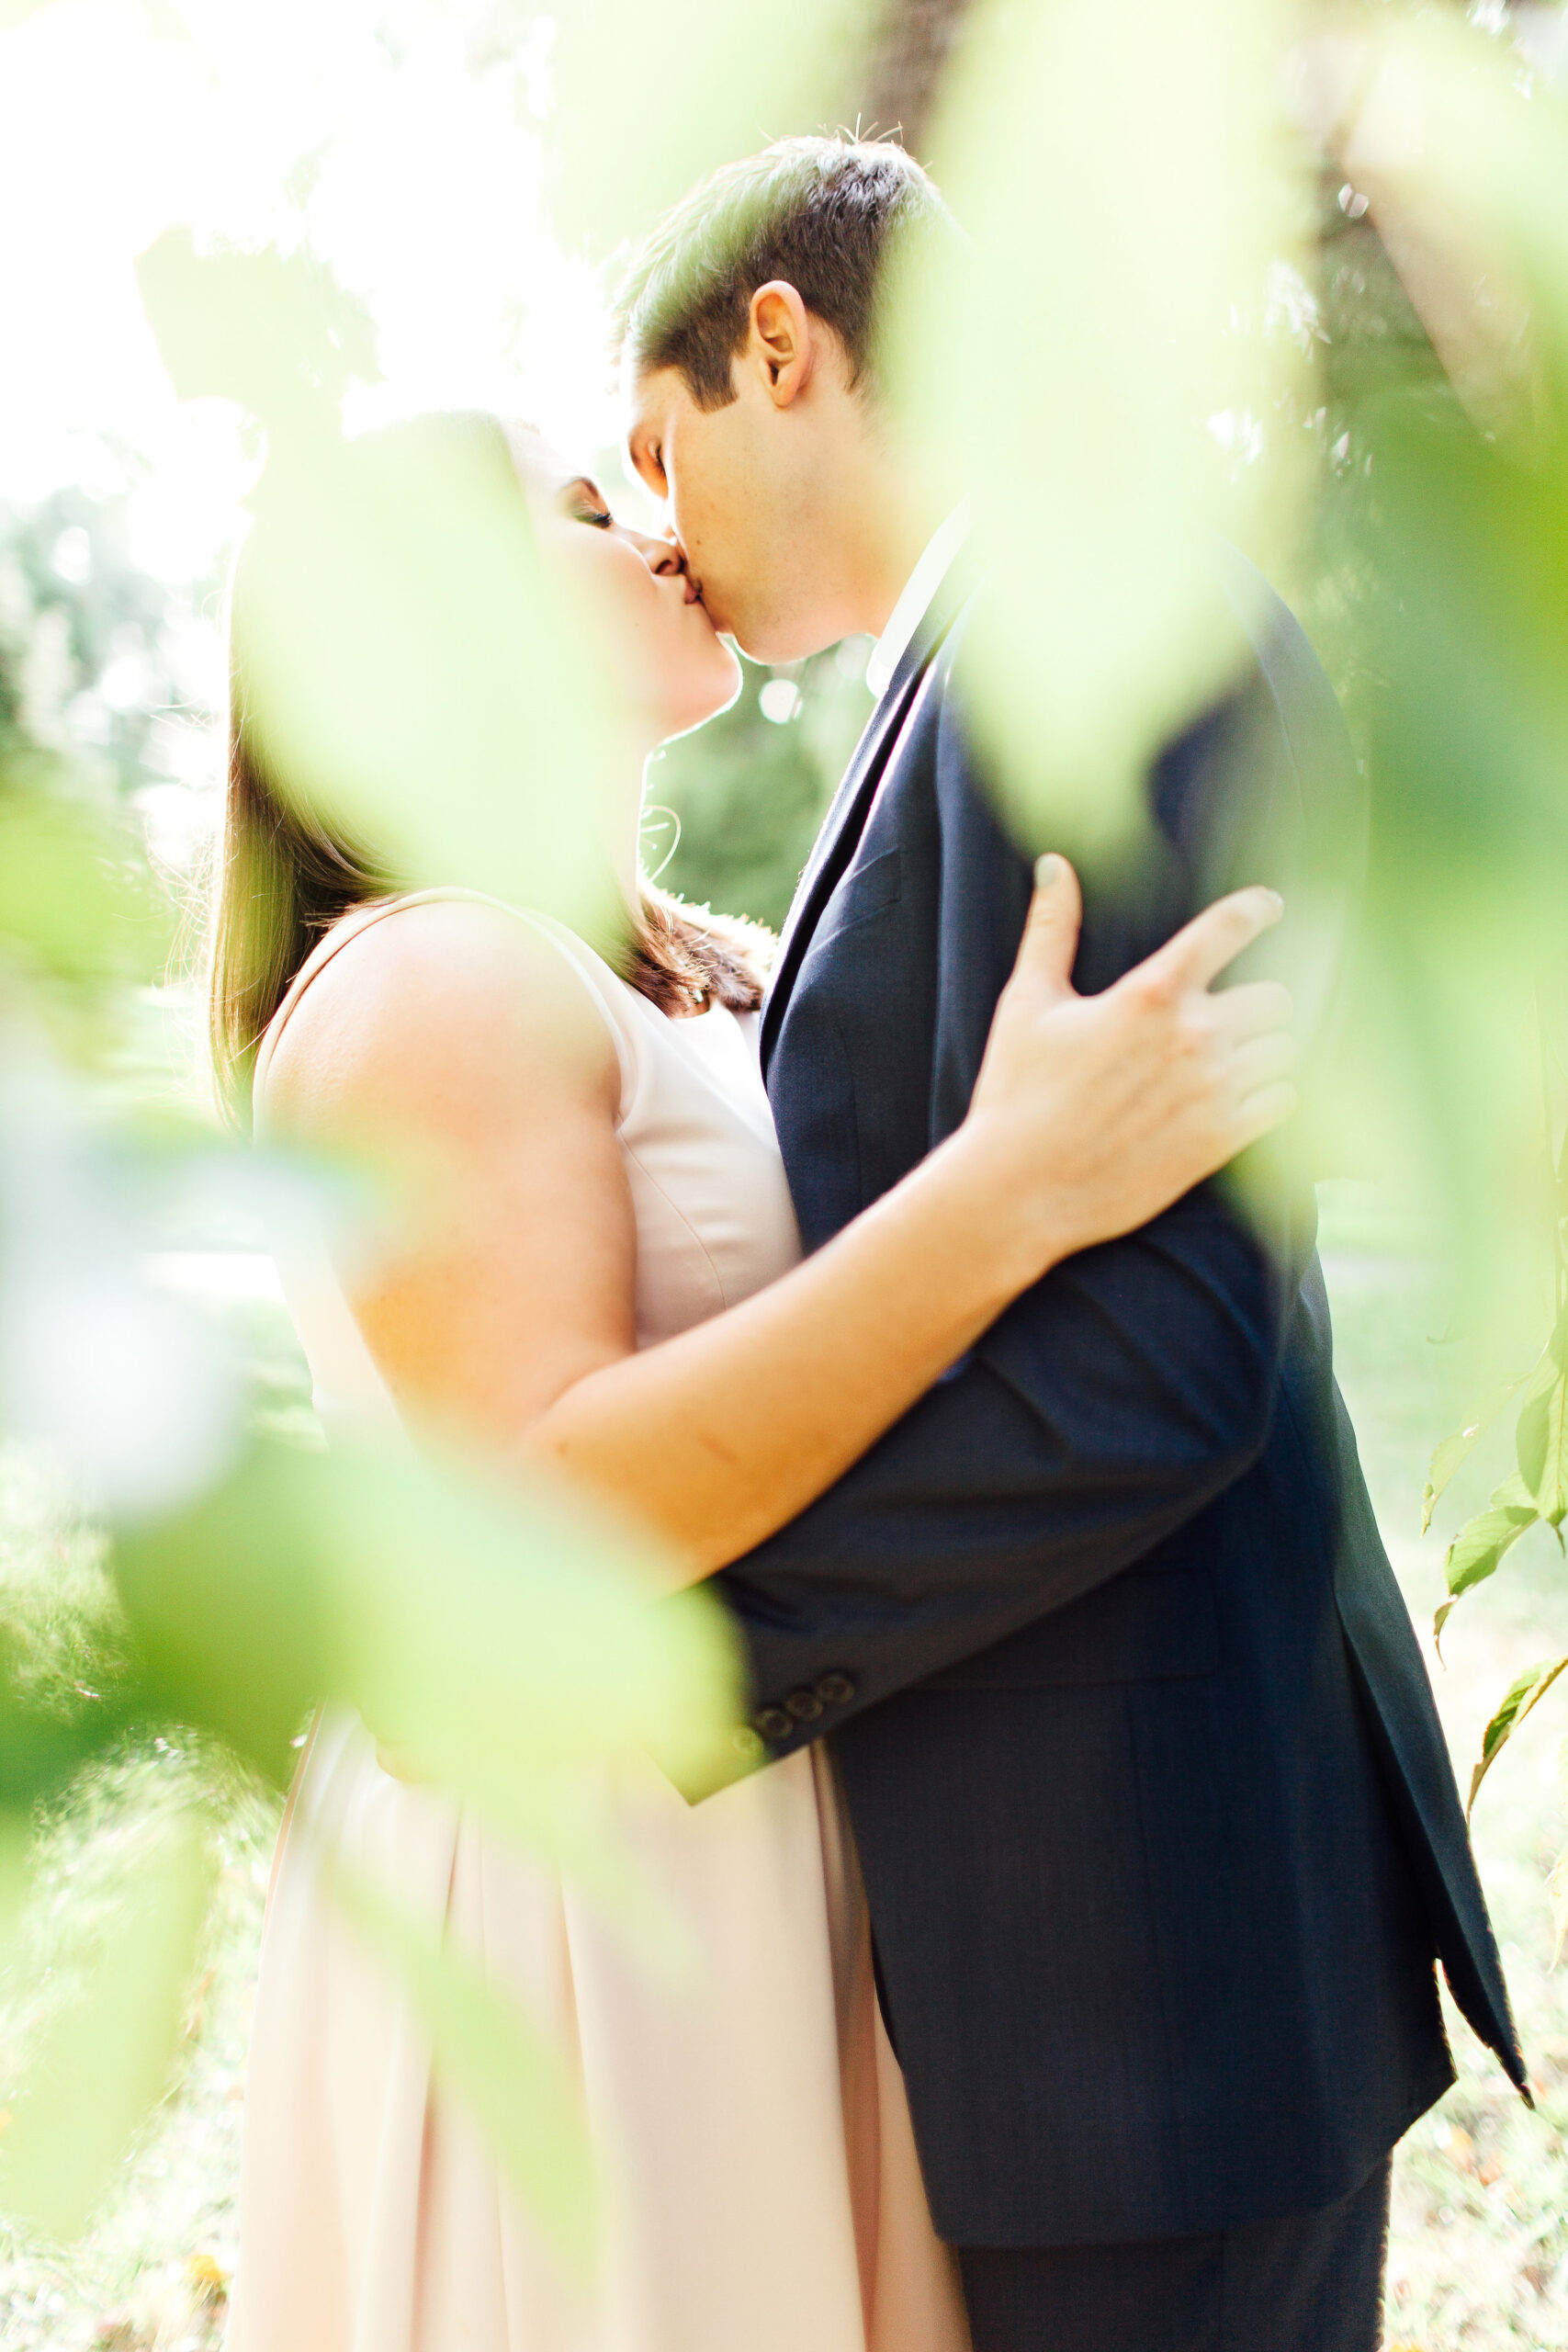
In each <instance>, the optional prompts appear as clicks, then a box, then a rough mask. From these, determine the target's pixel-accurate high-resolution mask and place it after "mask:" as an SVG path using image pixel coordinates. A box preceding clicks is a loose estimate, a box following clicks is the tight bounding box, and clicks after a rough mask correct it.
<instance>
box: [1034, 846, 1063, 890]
mask: <svg viewBox="0 0 1568 2352" xmlns="http://www.w3.org/2000/svg"><path fill="white" fill-rule="evenodd" d="M1062 865H1063V860H1062V859H1061V858H1059V857H1058V856H1057V854H1056V853H1055V850H1054V849H1048V850H1047V851H1046V853H1045V854H1044V856H1043V857H1037V858H1036V859H1035V861H1034V887H1035V888H1036V889H1037V890H1049V889H1050V888H1052V887H1053V886H1054V885H1055V883H1057V882H1059V881H1060V880H1061V878H1062Z"/></svg>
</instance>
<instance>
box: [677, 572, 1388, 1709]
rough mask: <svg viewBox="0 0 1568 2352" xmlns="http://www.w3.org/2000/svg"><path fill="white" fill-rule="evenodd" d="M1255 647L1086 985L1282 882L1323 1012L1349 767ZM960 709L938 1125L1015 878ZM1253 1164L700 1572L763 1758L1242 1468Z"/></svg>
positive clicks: (1110, 903) (1114, 1564)
mask: <svg viewBox="0 0 1568 2352" xmlns="http://www.w3.org/2000/svg"><path fill="white" fill-rule="evenodd" d="M1257 653H1258V662H1257V667H1256V670H1255V672H1254V673H1253V674H1252V676H1251V678H1250V680H1249V681H1248V682H1247V684H1245V685H1244V687H1242V688H1241V689H1240V690H1238V692H1237V693H1236V694H1235V695H1233V696H1232V697H1230V698H1229V699H1228V700H1227V701H1226V702H1225V703H1224V705H1223V706H1222V707H1220V709H1219V710H1218V711H1217V712H1215V713H1213V714H1211V716H1210V718H1208V719H1206V720H1205V721H1203V722H1201V724H1200V725H1199V726H1198V727H1197V728H1195V729H1192V730H1191V731H1190V733H1189V734H1188V735H1187V736H1186V737H1184V738H1183V739H1182V741H1181V742H1180V743H1179V744H1178V745H1176V746H1174V747H1173V748H1172V750H1171V752H1169V753H1168V754H1167V756H1166V758H1165V759H1164V760H1163V761H1162V762H1161V763H1159V766H1158V768H1157V769H1156V773H1155V775H1154V778H1153V782H1152V794H1153V802H1154V809H1155V815H1156V829H1155V831H1156V844H1155V850H1154V853H1153V854H1152V855H1151V856H1150V857H1149V858H1148V859H1146V860H1145V863H1144V865H1143V866H1142V867H1141V869H1140V870H1139V871H1138V872H1137V873H1136V874H1134V875H1129V876H1124V877H1123V879H1122V882H1121V883H1120V884H1119V885H1118V886H1117V887H1116V888H1113V889H1110V890H1103V889H1102V890H1100V891H1098V892H1095V893H1093V894H1092V896H1091V902H1090V910H1089V916H1088V918H1087V919H1086V925H1085V932H1084V938H1083V943H1082V947H1081V950H1080V955H1079V959H1078V966H1077V982H1078V985H1079V987H1080V988H1084V989H1089V988H1095V989H1098V988H1100V987H1103V986H1105V985H1106V984H1107V983H1108V982H1109V981H1110V980H1111V979H1112V978H1115V977H1116V975H1117V973H1118V972H1120V971H1122V970H1124V969H1126V968H1127V967H1129V966H1130V965H1132V964H1133V963H1134V962H1136V961H1137V960H1138V959H1139V958H1140V957H1141V956H1143V955H1145V954H1146V953H1147V952H1148V950H1149V949H1150V948H1151V947H1152V946H1153V945H1154V944H1156V943H1157V941H1158V940H1159V939H1160V938H1163V937H1165V936H1168V934H1169V933H1170V932H1171V931H1172V930H1174V929H1175V928H1176V927H1177V926H1178V925H1179V923H1180V922H1183V921H1185V920H1186V918H1187V916H1188V915H1189V914H1190V912H1192V911H1193V910H1195V909H1196V908H1197V907H1199V906H1201V905H1204V904H1206V903H1208V901H1209V900H1210V899H1213V897H1214V896H1215V895H1217V893H1218V892H1219V891H1220V890H1222V889H1224V888H1230V887H1232V885H1233V884H1234V883H1235V882H1238V881H1254V880H1260V879H1270V880H1276V881H1277V882H1278V883H1279V886H1280V887H1281V888H1283V889H1285V890H1286V892H1287V910H1288V911H1287V922H1286V924H1285V925H1283V926H1281V935H1282V934H1283V933H1284V932H1285V931H1287V930H1288V929H1290V928H1291V927H1292V925H1293V927H1294V930H1295V933H1296V940H1297V950H1298V952H1297V953H1296V955H1295V956H1293V957H1292V969H1291V977H1292V983H1293V985H1295V986H1296V987H1297V989H1298V994H1299V995H1300V994H1302V993H1304V994H1305V996H1306V997H1307V999H1308V1000H1309V1001H1308V1004H1307V1007H1306V1010H1307V1012H1308V1014H1309V1017H1311V1018H1312V1019H1313V1021H1314V1025H1317V1026H1321V1015H1322V1013H1323V1011H1324V1008H1325V1005H1326V1002H1327V1000H1328V996H1329V993H1330V989H1329V981H1328V977H1327V976H1328V970H1329V967H1331V966H1332V964H1333V962H1334V959H1335V953H1336V949H1337V938H1338V933H1339V930H1340V928H1341V927H1342V923H1343V920H1344V908H1345V903H1346V898H1347V886H1348V878H1350V877H1348V876H1347V875H1346V873H1345V872H1344V870H1343V868H1344V860H1343V856H1342V851H1341V846H1340V845H1341V844H1343V843H1344V842H1345V841H1346V840H1347V838H1348V837H1353V836H1354V833H1355V812H1356V811H1357V810H1358V809H1359V797H1360V796H1359V786H1358V779H1357V775H1356V767H1355V762H1354V760H1353V757H1352V755H1351V752H1350V748H1349V743H1348V736H1347V733H1346V730H1345V727H1344V722H1343V719H1342V718H1341V716H1340V713H1339V710H1338V706H1337V703H1336V701H1335V699H1334V695H1333V693H1332V690H1331V689H1330V687H1329V685H1328V683H1327V681H1326V679H1325V677H1324V675H1323V673H1322V671H1321V669H1320V667H1319V666H1318V664H1317V662H1316V660H1315V657H1314V655H1313V653H1312V651H1311V650H1310V648H1309V647H1308V645H1307V643H1306V640H1305V639H1304V638H1303V636H1302V634H1301V631H1300V630H1299V628H1297V627H1296V625H1295V623H1294V622H1293V621H1292V619H1291V617H1290V616H1289V615H1288V614H1287V613H1286V612H1285V610H1284V608H1283V606H1281V605H1279V604H1278V602H1277V600H1271V602H1270V606H1269V615H1268V619H1267V625H1266V627H1264V628H1260V629H1259V630H1258V645H1257ZM960 712H961V705H960V702H959V700H958V698H957V696H956V695H952V694H950V695H949V697H948V700H947V702H946V704H945V705H944V708H943V713H942V721H941V735H940V740H939V743H938V750H937V757H936V772H935V785H934V789H935V791H936V795H937V798H938V804H939V820H940V825H941V833H942V897H941V903H940V931H941V937H940V940H939V947H938V955H939V962H940V966H941V980H940V989H939V1013H938V1022H937V1036H936V1046H935V1056H934V1062H933V1082H932V1116H931V1130H932V1133H931V1139H932V1141H933V1142H934V1141H936V1140H938V1139H940V1137H941V1136H942V1135H943V1134H945V1133H947V1132H949V1131H950V1130H951V1128H952V1127H953V1125H956V1124H957V1121H958V1120H959V1119H960V1118H962V1116H963V1114H964V1109H965V1107H966V1106H967V1103H968V1100H969V1094H970V1091H971V1090H972V1088H973V1084H974V1080H975V1076H976V1071H977V1069H978V1066H979V1059H980V1054H981V1051H982V1049H983V1047H984V1044H985V1039H986V1033H987V1027H988V1024H989V1020H990V1016H991V1012H992V1010H993V1008H994V1004H995V1001H996V995H997V992H998V989H999V988H1000V986H1001V983H1002V981H1003V979H1005V978H1006V974H1007V971H1008V969H1009V968H1010V965H1011V960H1012V956H1013V953H1014V951H1015V948H1016V943H1017V940H1018V938H1019V936H1020V933H1021V925H1022V921H1023V914H1024V910H1025V908H1026V905H1027V901H1028V896H1029V888H1030V879H1029V868H1028V865H1027V863H1026V862H1025V860H1024V859H1023V858H1021V856H1020V854H1019V853H1018V851H1017V850H1016V849H1015V848H1014V847H1013V846H1012V845H1011V844H1010V842H1008V841H1007V839H1006V837H1005V836H1004V835H1003V833H1002V832H1001V831H1000V828H999V827H998V823H997V821H996V820H995V818H994V816H993V815H992V813H991V811H990V809H989V806H988V804H987V801H986V800H985V798H984V797H983V796H982V795H980V794H979V793H978V792H977V791H976V788H975V782H974V775H973V768H972V762H971V758H970V754H969V751H968V748H967V745H966V743H965V741H964V731H963V726H962V718H961V715H960ZM1325 844H1326V845H1328V846H1327V847H1326V848H1325ZM1249 1159H1250V1160H1251V1162H1252V1163H1254V1164H1253V1165H1252V1166H1251V1167H1250V1168H1249V1170H1248V1171H1247V1174H1248V1175H1249V1176H1250V1178H1251V1179H1252V1181H1251V1182H1247V1183H1245V1184H1243V1183H1241V1182H1239V1181H1238V1178H1237V1176H1236V1175H1235V1173H1227V1175H1226V1177H1225V1178H1224V1179H1222V1180H1220V1181H1218V1182H1214V1183H1210V1184H1206V1185H1203V1186H1201V1188H1199V1189H1198V1190H1197V1191H1196V1192H1194V1193H1190V1195H1188V1197H1187V1198H1185V1199H1184V1200H1182V1201H1180V1202H1179V1203H1178V1204H1177V1205H1176V1206H1175V1207H1173V1208H1172V1209H1170V1210H1169V1211H1168V1213H1167V1214H1165V1215H1164V1216H1160V1217H1158V1218H1156V1220H1155V1221H1154V1223H1153V1224H1151V1225H1149V1226H1147V1227H1145V1228H1144V1229H1143V1230H1141V1231H1139V1232H1136V1233H1134V1234H1132V1235H1130V1236H1128V1237H1127V1238H1124V1239H1122V1240H1118V1241H1115V1242H1112V1243H1110V1244H1107V1245H1105V1246H1103V1247H1100V1248H1098V1249H1095V1250H1087V1251H1084V1252H1083V1253H1082V1254H1080V1255H1079V1256H1077V1257H1075V1258H1073V1259H1070V1260H1068V1261H1065V1262H1064V1263H1063V1264H1062V1265H1060V1266H1058V1267H1056V1268H1055V1269H1054V1270H1053V1271H1052V1272H1051V1273H1050V1274H1049V1275H1048V1276H1047V1277H1046V1278H1045V1279H1044V1280H1043V1282H1042V1283H1039V1284H1037V1285H1036V1287H1035V1288H1034V1289H1032V1291H1030V1292H1029V1293H1027V1294H1026V1295H1024V1296H1023V1297H1021V1299H1019V1300H1018V1301H1016V1302H1015V1304H1014V1305H1013V1306H1012V1307H1011V1308H1010V1309H1009V1310H1008V1312H1007V1313H1006V1314H1005V1315H1003V1316H1002V1317H1001V1318H1000V1320H999V1321H998V1323H997V1324H996V1325H995V1326H994V1327H993V1328H992V1329H991V1330H990V1331H989V1332H988V1333H987V1336H986V1338H985V1339H984V1340H982V1341H981V1342H980V1343H979V1344H978V1345H977V1346H976V1348H975V1349H974V1350H973V1351H971V1353H970V1354H969V1355H968V1356H966V1357H965V1358H964V1359H963V1360H962V1361H961V1362H960V1363H958V1364H957V1365H955V1366H954V1367H953V1369H952V1371H951V1372H950V1373H949V1374H947V1375H946V1376H945V1377H944V1378H943V1379H942V1381H940V1382H939V1383H938V1384H937V1385H936V1386H935V1387H934V1388H933V1389H932V1390H931V1391H930V1392H929V1393H928V1395H927V1396H925V1397H923V1398H922V1399H921V1400H920V1402H919V1404H917V1405H916V1406H915V1407H914V1408H913V1409H912V1410H911V1411H910V1412H908V1414H906V1415H905V1417H904V1418H903V1419H901V1420H900V1421H898V1422H897V1424H896V1425H895V1427H894V1428H893V1429H892V1430H889V1431H888V1432H887V1434H886V1436H885V1437H884V1438H883V1439H882V1440H881V1441H880V1442H878V1443H877V1444H876V1445H875V1446H874V1447H873V1448H872V1450H871V1452H870V1453H867V1454H866V1455H865V1456H864V1457H863V1459H862V1460H861V1461H860V1462H859V1463H858V1464H856V1465H855V1466H854V1467H853V1468H852V1469H851V1470H850V1471H849V1472H848V1473H847V1474H846V1475H845V1476H843V1477H842V1478H840V1480H839V1482H838V1483H837V1484H836V1485H835V1486H834V1487H831V1488H830V1489H829V1491H828V1492H827V1493H826V1494H824V1495H823V1496H822V1497H821V1498H820V1499H819V1500H818V1501H817V1502H816V1503H815V1504H813V1505H812V1506H810V1508H808V1509H807V1510H805V1511H804V1512H802V1513H801V1515H800V1516H799V1517H798V1518H797V1519H795V1521H792V1522H791V1523H790V1524H789V1525H788V1526H786V1527H784V1528H783V1529H782V1530H781V1531H780V1532H778V1533H777V1534H776V1535H774V1536H773V1537H771V1538H770V1539H769V1540H768V1541H767V1542H765V1543H763V1544H760V1545H759V1546H758V1547H757V1548H756V1549H755V1550H753V1551H751V1552H750V1553H749V1554H747V1555H745V1556H744V1557H743V1558H741V1559H740V1560H739V1561H737V1562H736V1563H734V1565H733V1566H730V1567H729V1568H728V1569H727V1570H725V1571H724V1572H723V1573H722V1574H721V1575H720V1576H719V1577H717V1578H716V1580H715V1581H716V1588H717V1589H718V1590H719V1591H720V1592H721V1593H722V1595H723V1597H724V1598H725V1600H726V1601H727V1602H728V1607H729V1609H730V1611H731V1612H732V1613H733V1616H734V1618H735V1620H736V1622H737V1623H738V1625H739V1630H740V1634H741V1638H742V1641H743V1644H744V1645H745V1648H746V1650H747V1653H748V1660H749V1665H750V1676H751V1683H752V1696H753V1702H754V1704H755V1706H756V1709H757V1713H756V1715H755V1717H754V1721H755V1723H756V1724H757V1726H758V1729H759V1731H760V1733H761V1735H762V1736H763V1738H764V1739H765V1741H766V1745H767V1747H768V1748H769V1750H770V1751H771V1752H773V1753H775V1754H780V1753H784V1752H785V1751H787V1749H788V1748H790V1747H792V1746H795V1745H798V1744H799V1743H800V1742H801V1741H803V1740H805V1739H808V1738H811V1737H815V1736H817V1735H818V1733H820V1732H822V1731H824V1730H829V1729H831V1728H833V1727H834V1725H835V1724H837V1723H839V1722H840V1721H842V1720H843V1719H844V1717H845V1715H846V1714H848V1713H852V1712H856V1711H858V1710H859V1709H861V1708H863V1707H864V1706H867V1705H870V1704H872V1703H874V1702H876V1701H877V1700H879V1699H882V1698H884V1697H886V1696H887V1695H888V1694H889V1693H891V1692H893V1691H897V1690H899V1689H901V1688H903V1687H905V1686H907V1685H908V1684H910V1683H912V1682H915V1681H918V1680H920V1679H923V1678H924V1677H926V1676H927V1675H930V1674H931V1673H933V1672H935V1671H936V1670H938V1669H939V1668H942V1667H943V1666H946V1665H950V1664H953V1662H955V1661H956V1660H958V1659H960V1658H963V1657H968V1656H971V1655H972V1654H974V1653H975V1652H976V1651H978V1650H981V1649H984V1648H987V1647H989V1646H990V1645H991V1644H992V1643H994V1642H996V1641H998V1640H1000V1639H1002V1638H1003V1637H1005V1636H1006V1635H1007V1634H1010V1633H1012V1632H1014V1631H1016V1630H1018V1629H1019V1628H1020V1627H1021V1626H1023V1625H1025V1624H1028V1623H1032V1621H1034V1620H1035V1619H1038V1618H1040V1617H1043V1616H1044V1615H1046V1614H1047V1613H1049V1612H1050V1611H1054V1610H1055V1609H1058V1608H1060V1607H1062V1606H1063V1605H1064V1604H1066V1602H1068V1601H1071V1600H1075V1599H1077V1597H1078V1596H1079V1595H1081V1594H1083V1593H1085V1592H1087V1591H1088V1590H1089V1589H1091V1588H1092V1587H1094V1586H1096V1585H1099V1584H1100V1583H1102V1582H1103V1581H1105V1580H1106V1579H1107V1578H1108V1577H1113V1576H1115V1575H1116V1574H1117V1573H1118V1572H1119V1571H1120V1570H1121V1569H1122V1568H1125V1567H1126V1566H1129V1565H1130V1564H1132V1563H1133V1562H1134V1561H1135V1560H1137V1559H1139V1558H1140V1557H1141V1556H1142V1555H1144V1554H1145V1553H1147V1552H1148V1551H1150V1550H1151V1549H1152V1548H1153V1547H1154V1546H1155V1545H1156V1544H1158V1543H1160V1542H1161V1540H1162V1539H1163V1538H1164V1537H1166V1536H1167V1535H1168V1534H1169V1533H1170V1532H1172V1531H1173V1530H1174V1529H1176V1528H1177V1527H1178V1526H1179V1525H1180V1523H1181V1522H1182V1521H1185V1520H1187V1519H1188V1518H1190V1517H1191V1516H1192V1515H1193V1514H1194V1513H1196V1512H1198V1511H1200V1510H1201V1509H1202V1508H1203V1507H1204V1505H1205V1504H1207V1503H1208V1502H1209V1501H1211V1500H1212V1499H1213V1497H1214V1496H1215V1495H1217V1494H1218V1493H1219V1492H1220V1491H1221V1490H1222V1489H1223V1488H1224V1487H1227V1486H1228V1485H1229V1484H1231V1482H1232V1481H1234V1480H1235V1479H1236V1478H1238V1477H1239V1476H1241V1475H1242V1474H1243V1473H1244V1472H1245V1471H1246V1470H1247V1467H1248V1465H1249V1464H1251V1463H1252V1462H1253V1460H1254V1459H1255V1457H1256V1456H1257V1454H1258V1452H1259V1451H1260V1449H1261V1447H1262V1445H1263V1442H1264V1439H1265V1437H1266V1435H1267V1432H1268V1430H1269V1422H1270V1419H1271V1416H1272V1413H1273V1410H1274V1406H1275V1398H1276V1393H1277V1388H1278V1381H1279V1367H1280V1351H1281V1347H1282V1343H1283V1338H1284V1334H1285V1330H1286V1329H1287V1325H1288V1320H1289V1317H1290V1316H1291V1314H1292V1311H1293V1308H1294V1302H1295V1295H1296V1292H1297V1289H1298V1286H1299V1283H1300V1280H1301V1276H1302V1273H1303V1268H1304V1265H1305V1262H1306V1261H1307V1259H1308V1258H1309V1257H1310V1254H1311V1250H1312V1247H1313V1240H1314V1206H1313V1200H1312V1193H1311V1188H1310V1184H1309V1183H1307V1182H1304V1180H1303V1174H1302V1172H1301V1170H1299V1169H1297V1170H1292V1168H1291V1167H1290V1166H1289V1165H1288V1164H1287V1154H1286V1153H1285V1151H1284V1150H1283V1149H1281V1148H1272V1147H1263V1148H1259V1150H1258V1152H1257V1153H1255V1154H1253V1155H1250V1156H1249ZM818 1694H819V1695H818ZM792 1699H793V1700H794V1702H795V1709H794V1712H793V1713H792V1712H791V1709H790V1702H791V1700H792ZM797 1716H798V1717H799V1718H801V1720H796V1717H797ZM753 1747H754V1752H755V1744H753Z"/></svg>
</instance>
